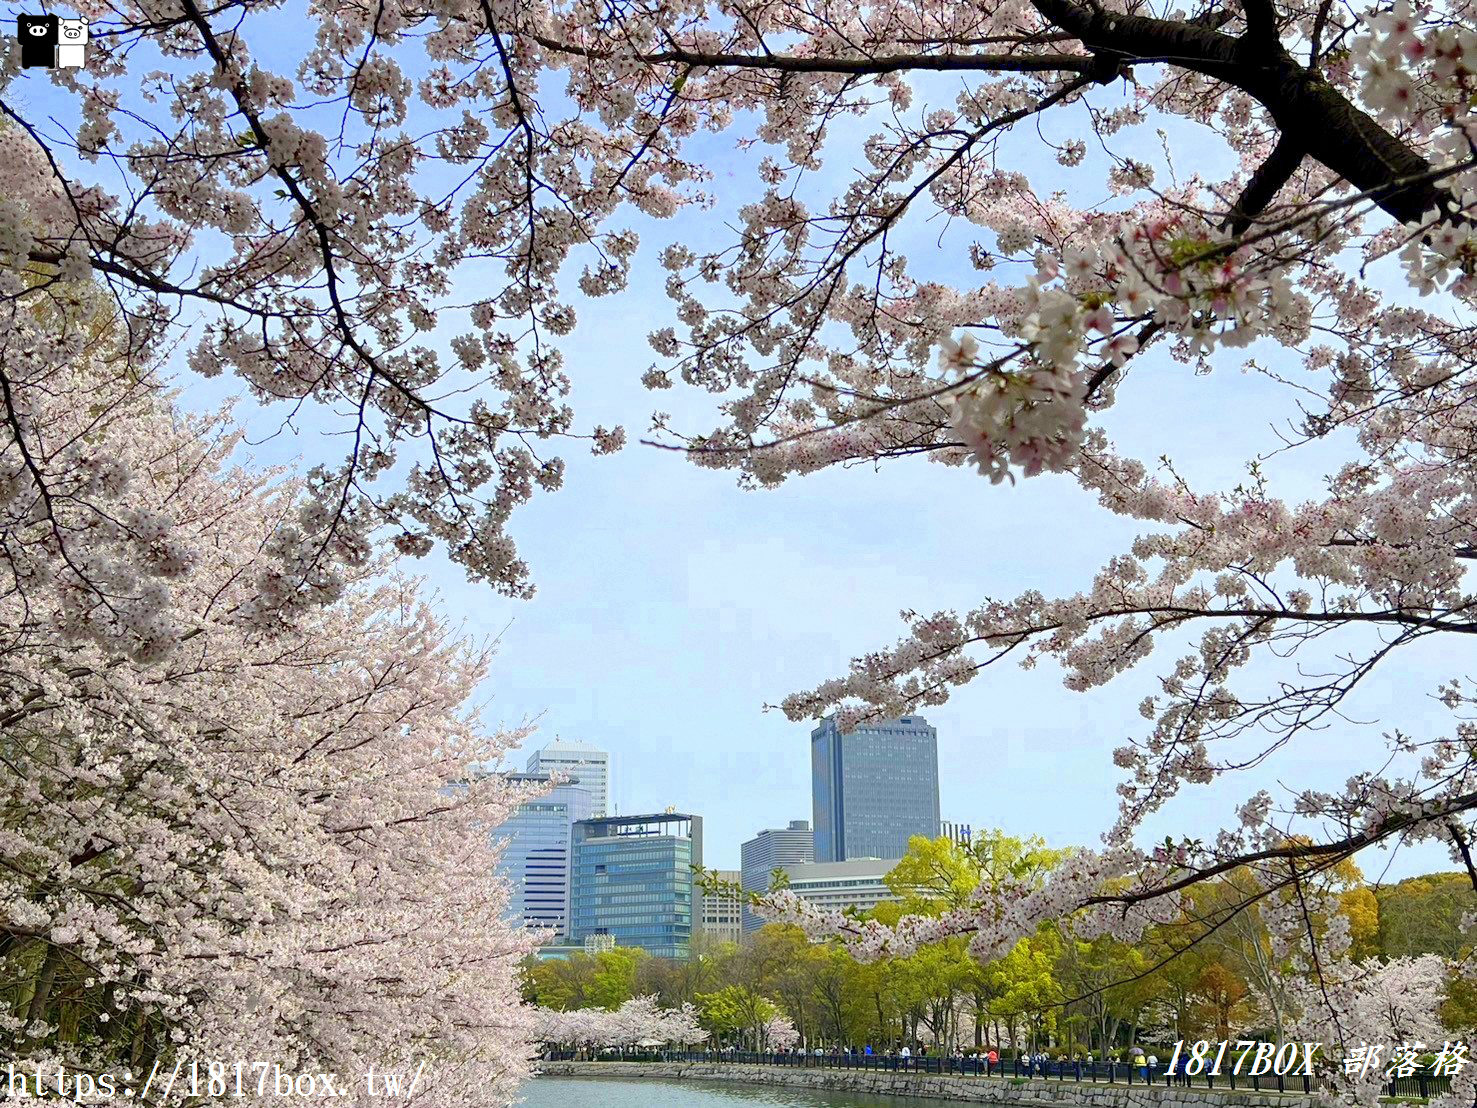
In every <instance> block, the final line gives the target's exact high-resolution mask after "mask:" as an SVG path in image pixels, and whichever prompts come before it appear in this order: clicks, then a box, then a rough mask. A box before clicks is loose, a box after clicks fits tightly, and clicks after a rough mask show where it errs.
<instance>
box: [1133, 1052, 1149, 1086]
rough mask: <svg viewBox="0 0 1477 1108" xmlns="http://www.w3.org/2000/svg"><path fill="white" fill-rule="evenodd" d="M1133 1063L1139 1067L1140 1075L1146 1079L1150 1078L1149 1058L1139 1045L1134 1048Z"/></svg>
mask: <svg viewBox="0 0 1477 1108" xmlns="http://www.w3.org/2000/svg"><path fill="white" fill-rule="evenodd" d="M1133 1064H1134V1065H1135V1066H1137V1067H1138V1069H1139V1076H1140V1077H1142V1078H1143V1079H1144V1080H1145V1081H1147V1080H1149V1060H1148V1059H1147V1058H1145V1057H1144V1052H1143V1050H1142V1049H1141V1048H1139V1047H1134V1048H1133Z"/></svg>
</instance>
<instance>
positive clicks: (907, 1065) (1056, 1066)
mask: <svg viewBox="0 0 1477 1108" xmlns="http://www.w3.org/2000/svg"><path fill="white" fill-rule="evenodd" d="M544 1058H545V1059H546V1060H548V1061H570V1060H575V1059H576V1058H578V1059H581V1060H587V1061H594V1062H598V1061H612V1062H613V1061H625V1062H704V1063H713V1064H725V1063H737V1064H743V1065H751V1066H753V1065H758V1066H793V1067H798V1068H801V1069H818V1070H828V1069H829V1070H872V1071H887V1072H895V1073H929V1074H940V1075H953V1076H956V1077H1005V1078H1013V1079H1018V1080H1022V1081H1030V1080H1038V1081H1082V1082H1096V1083H1102V1084H1109V1085H1161V1086H1164V1087H1166V1088H1180V1089H1184V1088H1196V1089H1244V1090H1249V1091H1252V1092H1279V1093H1311V1092H1312V1091H1313V1079H1312V1078H1310V1077H1308V1076H1307V1075H1306V1074H1271V1073H1268V1074H1246V1073H1242V1074H1236V1073H1222V1074H1220V1075H1219V1076H1216V1075H1213V1074H1198V1075H1196V1076H1194V1077H1191V1076H1188V1075H1185V1074H1170V1073H1166V1072H1165V1070H1164V1067H1163V1066H1137V1065H1133V1064H1131V1063H1128V1062H1099V1061H1093V1062H1076V1061H1044V1060H1043V1061H1040V1062H1035V1063H1031V1062H1027V1061H1023V1060H1021V1059H1004V1058H1002V1059H1001V1060H1000V1061H998V1062H994V1063H991V1062H990V1061H989V1060H988V1059H985V1058H979V1057H974V1056H970V1055H957V1054H956V1055H953V1056H948V1055H940V1054H921V1055H920V1054H915V1055H913V1056H912V1057H908V1058H903V1057H899V1056H898V1055H886V1054H866V1053H854V1052H851V1051H823V1052H822V1053H820V1054H816V1053H814V1052H813V1051H810V1052H807V1051H798V1050H797V1051H752V1050H661V1051H641V1052H634V1053H633V1052H631V1051H625V1052H614V1051H612V1052H606V1053H594V1054H591V1053H580V1054H576V1052H574V1051H546V1052H545V1054H544ZM1450 1088H1451V1079H1450V1078H1449V1077H1435V1076H1432V1075H1430V1074H1425V1073H1418V1074H1413V1075H1411V1076H1410V1077H1397V1078H1394V1079H1392V1080H1390V1081H1389V1082H1388V1083H1387V1084H1386V1086H1385V1090H1384V1095H1385V1096H1390V1097H1421V1098H1426V1097H1431V1096H1439V1095H1440V1094H1442V1093H1445V1092H1447V1091H1448V1090H1449V1089H1450Z"/></svg>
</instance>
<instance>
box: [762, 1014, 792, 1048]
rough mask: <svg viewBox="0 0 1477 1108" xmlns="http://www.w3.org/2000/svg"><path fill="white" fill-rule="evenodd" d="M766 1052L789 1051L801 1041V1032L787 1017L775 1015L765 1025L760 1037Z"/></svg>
mask: <svg viewBox="0 0 1477 1108" xmlns="http://www.w3.org/2000/svg"><path fill="white" fill-rule="evenodd" d="M760 1039H761V1041H762V1043H763V1048H764V1049H765V1050H789V1049H790V1048H791V1047H793V1046H794V1045H795V1044H796V1043H798V1042H799V1041H800V1032H798V1031H796V1030H795V1025H794V1024H793V1023H792V1022H790V1017H789V1016H786V1015H774V1016H771V1017H770V1018H769V1020H768V1021H767V1022H766V1023H765V1024H764V1028H763V1033H762V1034H761V1035H760Z"/></svg>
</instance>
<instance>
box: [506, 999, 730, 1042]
mask: <svg viewBox="0 0 1477 1108" xmlns="http://www.w3.org/2000/svg"><path fill="white" fill-rule="evenodd" d="M531 1012H532V1016H531V1019H532V1036H533V1038H534V1039H535V1041H538V1042H543V1043H548V1044H550V1045H553V1046H564V1047H574V1048H576V1049H579V1048H584V1047H606V1046H613V1047H635V1046H648V1045H652V1044H659V1045H663V1046H668V1045H677V1046H694V1045H696V1044H698V1043H703V1042H706V1041H707V1039H708V1032H707V1030H706V1029H705V1028H703V1027H701V1026H699V1023H698V1012H697V1009H696V1008H694V1007H693V1006H692V1005H691V1004H682V1005H680V1006H679V1007H677V1008H663V1007H661V1006H660V1005H659V1004H658V1003H657V998H656V997H654V996H637V997H632V998H631V999H630V1000H628V1001H626V1002H625V1003H624V1004H622V1005H621V1006H620V1007H619V1008H616V1009H615V1010H614V1011H611V1010H609V1009H606V1008H572V1009H569V1010H568V1011H562V1010H559V1009H554V1008H534V1009H532V1010H531Z"/></svg>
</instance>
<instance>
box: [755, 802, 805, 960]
mask: <svg viewBox="0 0 1477 1108" xmlns="http://www.w3.org/2000/svg"><path fill="white" fill-rule="evenodd" d="M814 861H815V833H814V832H812V831H811V829H810V821H809V820H804V819H792V820H791V821H790V826H789V827H767V828H765V829H764V830H763V831H761V832H759V834H757V835H755V836H754V837H753V838H752V839H750V840H749V841H748V842H746V843H744V844H743V845H742V846H741V847H739V864H740V866H741V869H740V870H739V873H740V875H741V876H740V882H741V883H742V885H743V887H744V892H746V893H767V892H768V891H769V877H770V874H771V873H773V872H774V870H775V868H776V867H780V866H794V865H799V864H801V863H803V862H814ZM763 925H764V920H763V919H761V918H760V917H759V916H756V915H755V914H754V913H753V912H752V911H750V909H749V906H748V904H745V905H744V931H745V933H747V932H749V931H757V930H759V928H760V927H762V926H763Z"/></svg>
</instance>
